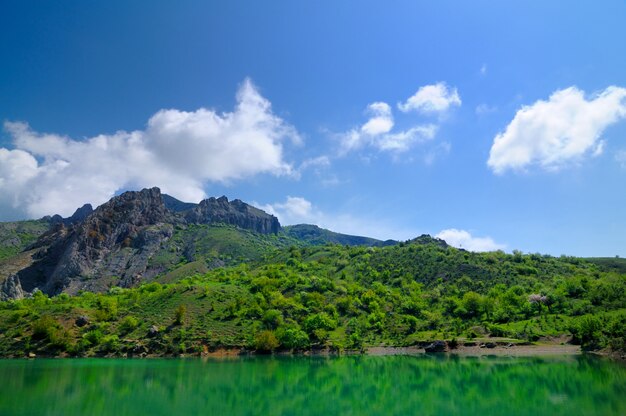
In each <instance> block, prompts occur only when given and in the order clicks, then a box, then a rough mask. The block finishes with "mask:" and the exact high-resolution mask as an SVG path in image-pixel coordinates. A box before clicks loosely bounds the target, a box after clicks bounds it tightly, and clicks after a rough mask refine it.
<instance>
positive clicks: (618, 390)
mask: <svg viewBox="0 0 626 416" xmlns="http://www.w3.org/2000/svg"><path fill="white" fill-rule="evenodd" d="M0 383H2V384H1V387H0V415H64V416H70V415H116V416H123V415H177V414H189V415H200V414H204V415H461V414H462V415H467V414H480V415H507V416H512V415H568V416H572V415H626V367H624V366H623V365H621V364H618V363H615V362H611V361H607V360H603V359H598V358H594V357H585V356H568V357H549V358H537V357H532V358H530V357H527V358H519V357H516V358H513V357H491V358H490V357H454V356H441V357H439V356H437V357H433V356H424V355H422V356H386V357H374V356H348V357H252V358H237V359H227V360H216V359H209V360H202V359H145V360H131V359H128V360H127V359H58V360H53V359H51V360H44V359H36V360H0Z"/></svg>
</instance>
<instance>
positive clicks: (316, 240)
mask: <svg viewBox="0 0 626 416" xmlns="http://www.w3.org/2000/svg"><path fill="white" fill-rule="evenodd" d="M283 232H284V233H285V234H286V235H287V236H289V237H292V238H295V239H296V240H299V241H302V242H304V243H306V244H310V245H324V244H329V243H332V244H341V245H347V246H376V247H380V246H389V245H394V244H397V243H398V242H397V241H394V240H386V241H382V240H377V239H375V238H370V237H361V236H355V235H348V234H340V233H336V232H333V231H330V230H326V229H324V228H320V227H318V226H317V225H311V224H298V225H289V226H286V227H283Z"/></svg>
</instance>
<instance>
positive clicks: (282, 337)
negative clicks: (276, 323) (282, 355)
mask: <svg viewBox="0 0 626 416" xmlns="http://www.w3.org/2000/svg"><path fill="white" fill-rule="evenodd" d="M276 338H278V341H279V342H280V345H282V346H283V347H285V348H288V349H296V350H299V349H303V348H306V347H308V346H309V336H308V335H307V334H306V332H304V331H302V330H301V329H300V328H298V327H297V326H295V325H293V326H282V327H280V328H278V329H277V330H276Z"/></svg>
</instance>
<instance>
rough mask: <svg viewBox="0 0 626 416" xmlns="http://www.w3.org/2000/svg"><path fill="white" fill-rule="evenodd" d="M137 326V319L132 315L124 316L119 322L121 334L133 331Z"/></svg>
mask: <svg viewBox="0 0 626 416" xmlns="http://www.w3.org/2000/svg"><path fill="white" fill-rule="evenodd" d="M138 326H139V320H138V319H137V318H135V317H134V316H132V315H128V316H126V317H125V318H124V319H122V321H121V322H120V326H119V330H120V332H121V333H122V334H127V333H129V332H132V331H134V330H135V329H136V328H137V327H138Z"/></svg>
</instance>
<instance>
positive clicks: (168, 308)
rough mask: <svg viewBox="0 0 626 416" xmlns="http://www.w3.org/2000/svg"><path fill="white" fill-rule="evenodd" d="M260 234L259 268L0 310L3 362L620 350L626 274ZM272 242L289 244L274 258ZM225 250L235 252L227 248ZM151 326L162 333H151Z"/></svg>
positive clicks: (579, 262)
mask: <svg viewBox="0 0 626 416" xmlns="http://www.w3.org/2000/svg"><path fill="white" fill-rule="evenodd" d="M196 231H197V233H198V234H199V235H204V234H203V233H204V232H205V231H206V230H203V229H202V227H199V229H198V230H196ZM224 232H227V231H224ZM228 236H229V238H230V239H231V240H232V239H235V238H236V237H235V236H234V235H232V233H230V232H228ZM255 236H256V235H255ZM221 237H224V236H221ZM244 237H245V236H243V237H242V238H244ZM216 238H217V237H216ZM245 238H247V237H245ZM245 238H244V239H245ZM255 238H260V239H261V241H258V242H257V243H258V244H262V243H263V242H267V243H268V246H267V247H265V248H264V249H262V250H261V249H258V246H252V247H249V248H247V249H246V248H245V246H244V247H240V248H238V250H240V251H239V253H240V254H241V255H242V256H244V255H251V254H254V255H255V256H253V257H255V260H254V261H251V262H247V263H245V264H240V265H237V266H231V267H225V268H218V269H215V270H212V271H207V272H204V271H202V273H197V274H195V275H192V271H191V270H190V271H188V272H189V274H188V275H187V276H186V277H185V278H184V279H182V280H179V281H177V282H175V283H170V284H167V285H161V284H159V283H151V284H148V285H144V286H142V287H140V288H136V289H126V290H122V289H117V288H114V289H112V291H111V292H110V293H109V294H107V295H96V294H91V293H85V294H83V295H81V296H77V297H69V296H67V295H61V296H57V297H55V298H52V299H48V298H47V297H45V296H43V295H37V296H35V297H34V298H32V299H26V300H22V301H17V302H5V303H0V355H4V356H22V355H24V354H26V353H28V352H36V353H45V354H66V353H69V354H76V355H92V354H122V353H135V354H137V353H141V352H148V353H153V354H178V353H181V352H200V351H202V350H203V349H206V348H213V347H249V348H258V349H267V350H269V349H274V348H284V349H290V348H296V349H297V348H309V347H315V346H331V347H333V348H337V349H343V348H350V349H352V348H361V347H362V346H367V345H411V344H415V343H417V342H420V341H425V340H432V339H452V338H457V339H459V340H463V339H473V338H475V337H478V338H481V337H482V338H485V337H489V336H493V337H507V338H511V339H514V340H525V341H535V340H538V339H539V338H540V337H548V336H559V335H562V334H573V335H574V337H575V339H576V340H577V341H578V342H581V343H583V345H584V346H585V347H586V348H590V349H597V348H602V347H606V346H611V347H613V348H615V349H621V350H623V349H624V343H625V339H626V334H625V333H624V329H625V328H626V304H625V303H626V275H624V274H618V273H615V272H606V271H603V270H602V269H601V268H599V267H598V266H597V265H596V264H593V263H591V262H588V261H586V260H583V259H578V258H571V257H562V258H553V257H549V256H538V255H521V254H515V255H507V254H504V253H501V252H496V253H483V254H475V253H468V252H465V251H462V250H457V249H454V248H444V247H441V246H438V245H437V244H419V243H413V244H399V245H397V246H393V247H385V248H367V247H345V246H338V245H328V246H320V247H296V246H293V245H291V244H290V243H291V242H292V241H290V240H288V239H287V240H281V238H283V237H263V236H256V237H255ZM267 238H270V239H277V241H279V242H280V241H282V243H280V244H284V246H285V248H282V249H278V250H276V249H274V248H272V244H269V242H270V241H269V240H267ZM173 240H175V239H173ZM178 241H179V242H181V241H182V240H178ZM194 241H196V244H197V245H196V248H198V247H199V246H200V245H201V244H207V247H209V248H210V247H215V246H214V245H213V246H212V244H218V242H216V241H213V240H212V238H209V237H206V238H198V239H197V240H194ZM231 243H233V244H235V242H234V241H231ZM219 244H220V245H222V244H230V243H227V242H225V241H224V240H223V239H221V238H220V239H219ZM280 244H275V245H278V246H280ZM235 245H236V246H237V244H235ZM275 245H274V246H275ZM237 247H239V246H237ZM222 248H223V246H222ZM246 250H251V251H246ZM168 252H169V251H168ZM246 253H247V254H246ZM261 253H262V255H259V254H261ZM235 255H236V253H232V254H231V256H235ZM218 256H219V255H218ZM231 258H236V257H231ZM226 260H228V259H226ZM196 261H197V260H196ZM192 263H193V262H192ZM186 264H191V263H186ZM181 267H182V266H181ZM173 280H174V279H171V280H170V281H173ZM533 294H537V295H543V296H544V298H543V303H542V302H534V303H533V302H531V301H530V299H531V295H533ZM81 315H85V316H87V317H88V318H89V321H90V323H89V324H88V325H86V326H84V327H82V328H81V327H78V326H76V325H75V319H76V318H77V317H78V316H81ZM152 325H155V326H156V327H157V328H159V332H158V334H157V335H156V336H153V337H150V336H148V330H149V328H150V327H151V326H152Z"/></svg>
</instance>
